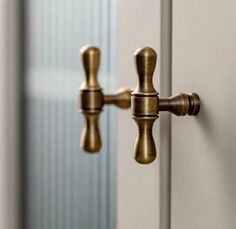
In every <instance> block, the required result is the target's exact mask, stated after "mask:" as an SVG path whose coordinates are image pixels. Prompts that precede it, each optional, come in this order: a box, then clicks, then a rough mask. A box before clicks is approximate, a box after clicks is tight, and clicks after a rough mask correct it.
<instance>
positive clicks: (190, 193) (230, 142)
mask: <svg viewBox="0 0 236 229" xmlns="http://www.w3.org/2000/svg"><path fill="white" fill-rule="evenodd" d="M235 12H236V1H235V0H227V1H224V0H214V1H213V0H204V1H199V0H192V1H188V0H178V1H174V2H173V72H172V83H173V85H172V86H173V87H172V90H173V93H176V92H179V91H182V92H187V91H196V92H198V93H199V95H200V96H201V100H202V108H201V112H200V114H199V116H198V117H188V118H186V117H183V118H181V117H173V118H172V229H180V228H181V229H190V228H191V229H209V228H214V229H235V228H236V217H235V216H236V119H235V113H236V92H235V85H236V45H235V41H236V26H235V23H236V13H235Z"/></svg>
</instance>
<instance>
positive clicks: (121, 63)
mask: <svg viewBox="0 0 236 229" xmlns="http://www.w3.org/2000/svg"><path fill="white" fill-rule="evenodd" d="M117 20H118V22H117V23H118V30H117V32H118V34H117V45H118V46H117V51H118V56H117V60H118V63H117V72H118V74H117V81H118V82H117V87H119V86H124V85H125V86H127V87H134V86H136V83H137V75H136V72H135V68H134V61H133V53H134V51H135V50H136V49H137V48H139V47H143V46H151V47H153V48H154V49H156V50H157V52H160V1H159V0H150V1H148V2H147V1H143V0H131V1H127V0H119V1H118V15H117ZM159 70H160V67H159V60H158V65H157V70H156V74H155V79H157V78H158V77H159ZM156 85H157V84H156ZM117 127H118V142H117V147H118V150H117V153H118V173H117V174H118V180H117V182H118V184H117V228H118V229H130V228H135V229H143V228H148V229H157V228H159V223H160V221H159V182H160V181H159V155H158V158H157V160H156V161H155V162H154V163H153V164H151V165H139V164H137V163H136V162H135V161H134V159H133V157H134V151H133V148H134V142H135V138H136V135H137V126H136V124H135V122H134V120H132V119H131V114H130V111H121V110H119V112H118V126H117ZM156 127H157V125H156V126H155V132H156V133H157V128H156ZM154 135H155V136H156V135H157V134H154Z"/></svg>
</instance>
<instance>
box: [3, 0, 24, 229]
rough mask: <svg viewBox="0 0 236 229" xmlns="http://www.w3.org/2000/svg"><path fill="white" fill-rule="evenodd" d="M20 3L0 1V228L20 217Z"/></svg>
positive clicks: (11, 226) (13, 225) (10, 227)
mask: <svg viewBox="0 0 236 229" xmlns="http://www.w3.org/2000/svg"><path fill="white" fill-rule="evenodd" d="M18 16H19V15H18V4H17V2H16V1H7V0H1V1H0V50H1V52H0V104H1V108H0V229H18V228H20V226H21V218H20V203H21V198H20V190H21V189H20V172H19V171H20V167H19V161H20V155H19V138H18V137H19V136H18V127H19V126H18V124H19V123H18V122H19V112H18V111H19V109H18V106H19V103H18V101H19V100H18V99H19V90H18V88H19V87H18V82H19V81H18V80H19V65H18V51H19V46H18V45H19V42H18V41H19V39H18V32H19V30H18V28H19V25H18V21H19V20H18Z"/></svg>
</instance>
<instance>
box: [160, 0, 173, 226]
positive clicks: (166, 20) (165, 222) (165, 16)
mask: <svg viewBox="0 0 236 229" xmlns="http://www.w3.org/2000/svg"><path fill="white" fill-rule="evenodd" d="M160 64H161V80H160V96H161V97H169V96H170V95H171V90H172V85H171V81H172V76H171V75H172V0H162V1H161V60H160ZM160 133H161V134H160V152H161V153H160V176H161V178H160V197H161V198H160V209H161V210H160V228H162V229H170V228H171V115H170V114H169V113H165V114H164V113H163V114H162V115H161V117H160Z"/></svg>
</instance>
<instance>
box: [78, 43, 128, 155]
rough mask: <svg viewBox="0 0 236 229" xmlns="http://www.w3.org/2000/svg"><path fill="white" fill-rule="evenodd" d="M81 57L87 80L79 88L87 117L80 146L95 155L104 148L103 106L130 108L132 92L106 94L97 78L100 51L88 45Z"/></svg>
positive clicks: (123, 91) (122, 90) (82, 107)
mask: <svg viewBox="0 0 236 229" xmlns="http://www.w3.org/2000/svg"><path fill="white" fill-rule="evenodd" d="M80 55H81V60H82V64H83V67H84V71H85V80H84V82H83V83H82V85H81V86H80V88H79V100H80V111H81V113H82V114H84V117H85V126H84V128H83V130H82V134H81V141H80V145H81V148H82V149H83V150H85V151H87V152H89V153H95V152H97V151H99V150H100V149H101V146H102V141H101V136H100V131H99V124H98V123H99V116H100V113H101V112H102V109H103V106H104V105H105V104H107V105H111V104H112V105H115V106H117V107H119V108H123V109H127V108H129V107H130V104H131V101H130V100H131V90H130V89H126V88H123V87H122V88H120V89H118V90H117V91H116V92H115V93H114V94H107V95H106V94H104V93H103V91H102V88H101V86H100V84H99V82H98V78H97V75H98V70H99V64H100V50H99V49H98V48H97V47H95V46H91V45H87V46H84V47H82V48H81V50H80Z"/></svg>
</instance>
